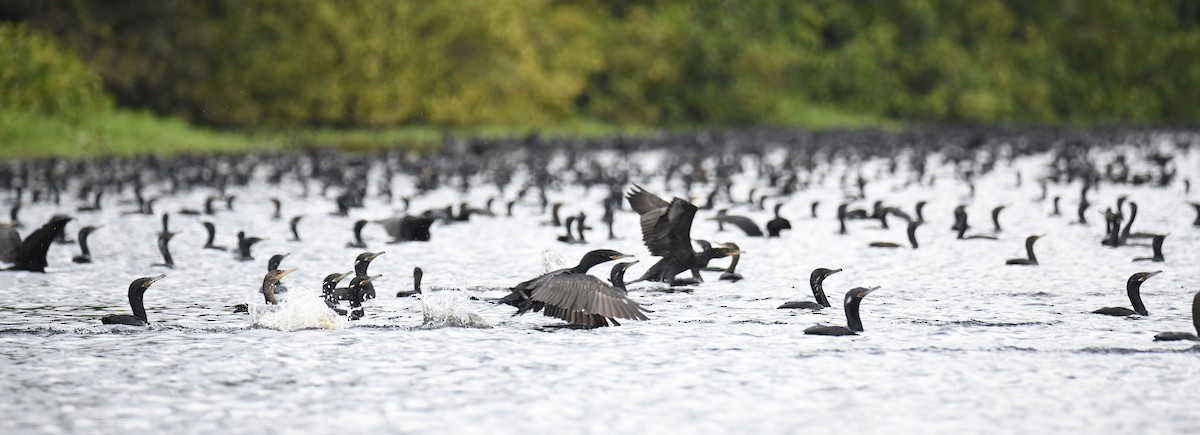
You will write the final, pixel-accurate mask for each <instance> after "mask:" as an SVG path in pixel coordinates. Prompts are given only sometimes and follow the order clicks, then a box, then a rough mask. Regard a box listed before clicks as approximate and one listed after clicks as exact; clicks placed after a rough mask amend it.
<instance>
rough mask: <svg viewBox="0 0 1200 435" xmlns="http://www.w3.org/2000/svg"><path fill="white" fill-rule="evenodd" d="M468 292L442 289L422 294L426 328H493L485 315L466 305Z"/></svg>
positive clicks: (422, 308)
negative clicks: (467, 307) (470, 309)
mask: <svg viewBox="0 0 1200 435" xmlns="http://www.w3.org/2000/svg"><path fill="white" fill-rule="evenodd" d="M467 304H468V299H467V296H466V294H464V293H463V292H461V291H440V292H433V293H423V294H421V314H422V316H423V317H424V318H425V319H424V323H423V324H422V326H423V327H426V328H444V327H457V328H491V327H492V325H490V324H488V322H487V321H486V320H483V317H482V316H480V315H479V314H478V313H475V312H474V311H469V310H467V309H466V308H464V306H466V305H467Z"/></svg>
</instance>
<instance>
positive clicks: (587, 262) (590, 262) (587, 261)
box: [571, 255, 608, 273]
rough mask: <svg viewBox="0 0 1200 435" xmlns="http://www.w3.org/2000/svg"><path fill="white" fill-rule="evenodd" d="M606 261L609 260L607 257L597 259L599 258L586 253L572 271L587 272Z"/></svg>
mask: <svg viewBox="0 0 1200 435" xmlns="http://www.w3.org/2000/svg"><path fill="white" fill-rule="evenodd" d="M605 261H608V260H607V258H604V259H597V258H593V257H592V256H590V255H585V256H584V257H583V258H582V259H580V260H579V264H577V265H575V267H572V268H571V272H573V273H587V272H588V271H589V270H592V268H593V267H595V266H596V265H597V264H600V263H603V262H605Z"/></svg>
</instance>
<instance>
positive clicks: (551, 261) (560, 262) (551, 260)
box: [542, 249, 567, 272]
mask: <svg viewBox="0 0 1200 435" xmlns="http://www.w3.org/2000/svg"><path fill="white" fill-rule="evenodd" d="M566 268H567V260H566V259H564V258H563V256H562V255H560V254H559V253H557V252H554V251H553V250H550V249H546V250H543V251H542V269H543V271H544V272H553V271H556V270H559V269H566Z"/></svg>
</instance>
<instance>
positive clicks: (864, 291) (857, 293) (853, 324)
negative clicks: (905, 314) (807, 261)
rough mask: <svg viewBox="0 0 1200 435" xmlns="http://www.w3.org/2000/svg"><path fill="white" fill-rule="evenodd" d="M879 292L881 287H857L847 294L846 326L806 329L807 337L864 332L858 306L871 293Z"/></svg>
mask: <svg viewBox="0 0 1200 435" xmlns="http://www.w3.org/2000/svg"><path fill="white" fill-rule="evenodd" d="M875 290H879V287H855V288H853V289H851V290H850V291H848V292H846V300H845V302H844V303H843V306H844V307H845V309H846V326H837V325H816V326H810V327H808V328H805V329H804V333H805V334H807V335H834V336H841V335H857V334H858V333H859V332H863V324H862V318H861V317H859V315H858V306H859V305H860V304H862V300H863V298H865V297H867V295H868V294H871V292H873V291H875Z"/></svg>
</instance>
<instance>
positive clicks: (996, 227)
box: [992, 205, 1004, 233]
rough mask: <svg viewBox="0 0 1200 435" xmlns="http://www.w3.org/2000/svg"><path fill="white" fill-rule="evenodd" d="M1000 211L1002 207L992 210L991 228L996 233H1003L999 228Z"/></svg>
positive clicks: (1002, 209)
mask: <svg viewBox="0 0 1200 435" xmlns="http://www.w3.org/2000/svg"><path fill="white" fill-rule="evenodd" d="M1002 211H1004V206H1003V205H1001V206H997V207H996V208H993V209H992V226H993V228H994V231H995V232H997V233H998V232H1001V231H1004V230H1003V229H1002V228H1000V212H1002Z"/></svg>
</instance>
